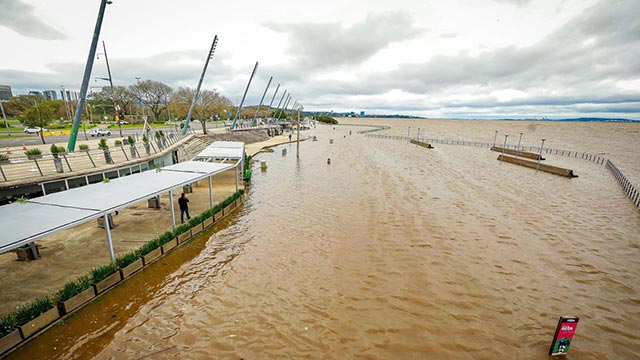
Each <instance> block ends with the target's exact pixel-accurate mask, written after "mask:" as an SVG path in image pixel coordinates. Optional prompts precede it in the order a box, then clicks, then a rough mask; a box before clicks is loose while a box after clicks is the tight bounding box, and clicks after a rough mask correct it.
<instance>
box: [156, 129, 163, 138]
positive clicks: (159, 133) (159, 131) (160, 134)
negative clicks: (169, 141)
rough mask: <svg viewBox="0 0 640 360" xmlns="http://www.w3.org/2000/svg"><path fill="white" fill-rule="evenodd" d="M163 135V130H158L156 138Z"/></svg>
mask: <svg viewBox="0 0 640 360" xmlns="http://www.w3.org/2000/svg"><path fill="white" fill-rule="evenodd" d="M161 137H162V130H158V131H156V139H160V138H161Z"/></svg>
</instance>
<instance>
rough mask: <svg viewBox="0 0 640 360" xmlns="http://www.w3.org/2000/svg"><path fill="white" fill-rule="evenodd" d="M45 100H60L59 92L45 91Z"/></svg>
mask: <svg viewBox="0 0 640 360" xmlns="http://www.w3.org/2000/svg"><path fill="white" fill-rule="evenodd" d="M42 95H44V98H45V99H47V100H58V92H57V91H55V90H45V91H43V92H42Z"/></svg>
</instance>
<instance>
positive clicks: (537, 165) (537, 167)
mask: <svg viewBox="0 0 640 360" xmlns="http://www.w3.org/2000/svg"><path fill="white" fill-rule="evenodd" d="M545 140H546V139H542V145H540V154H538V163H537V164H536V174H537V173H538V169H539V168H540V159H541V158H542V147H543V146H544V141H545Z"/></svg>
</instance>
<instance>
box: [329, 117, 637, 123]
mask: <svg viewBox="0 0 640 360" xmlns="http://www.w3.org/2000/svg"><path fill="white" fill-rule="evenodd" d="M334 117H336V118H344V119H406V120H412V119H420V120H473V121H546V122H615V123H640V119H637V120H635V119H621V118H613V119H612V118H566V119H547V118H544V119H507V118H502V119H497V118H489V119H466V118H426V117H419V116H404V115H367V116H364V117H360V116H355V117H352V116H337V115H334Z"/></svg>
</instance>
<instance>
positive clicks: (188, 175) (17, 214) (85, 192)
mask: <svg viewBox="0 0 640 360" xmlns="http://www.w3.org/2000/svg"><path fill="white" fill-rule="evenodd" d="M234 166H235V165H234V164H221V163H209V162H196V161H187V162H183V163H179V164H175V165H170V166H166V167H163V168H161V170H160V171H154V170H150V171H146V172H143V173H140V174H134V175H130V176H125V177H121V178H117V179H113V180H111V181H109V182H107V183H97V184H91V185H87V186H83V187H78V188H74V189H70V190H67V191H62V192H58V193H54V194H50V195H45V196H41V197H38V198H35V199H33V200H27V201H26V202H25V203H13V204H9V205H4V206H0V219H1V220H2V221H1V222H0V253H4V252H7V251H10V250H13V249H15V248H17V247H19V246H21V245H24V244H28V243H30V242H33V241H34V240H37V239H39V238H42V237H45V236H49V235H51V234H53V233H56V232H58V231H61V230H64V229H67V228H70V227H73V226H76V225H79V224H82V223H84V222H86V221H89V220H92V219H95V218H98V217H102V216H104V215H105V214H108V213H110V212H113V211H115V210H118V209H121V208H124V207H127V206H129V205H131V204H133V203H136V202H139V201H143V200H145V199H148V198H151V197H153V196H156V195H158V194H161V193H165V192H168V191H169V190H171V189H174V188H177V187H180V186H184V185H187V184H190V183H193V182H195V181H197V180H200V179H203V178H206V177H208V176H211V175H214V174H217V173H220V172H222V171H225V170H228V169H232V168H233V167H234Z"/></svg>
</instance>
